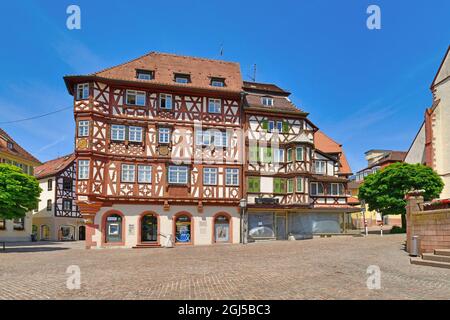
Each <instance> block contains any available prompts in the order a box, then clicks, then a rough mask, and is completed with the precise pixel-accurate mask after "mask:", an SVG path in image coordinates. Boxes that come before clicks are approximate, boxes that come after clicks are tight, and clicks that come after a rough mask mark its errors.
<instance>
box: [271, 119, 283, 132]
mask: <svg viewBox="0 0 450 320" xmlns="http://www.w3.org/2000/svg"><path fill="white" fill-rule="evenodd" d="M268 132H279V133H282V132H283V121H276V122H275V121H273V120H269V128H268Z"/></svg>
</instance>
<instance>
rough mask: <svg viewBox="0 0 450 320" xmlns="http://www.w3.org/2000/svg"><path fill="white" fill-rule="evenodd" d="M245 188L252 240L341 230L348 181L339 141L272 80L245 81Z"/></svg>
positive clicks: (301, 236)
mask: <svg viewBox="0 0 450 320" xmlns="http://www.w3.org/2000/svg"><path fill="white" fill-rule="evenodd" d="M243 89H244V91H245V97H244V99H243V105H244V114H245V130H246V133H247V134H246V140H245V145H246V155H247V157H246V163H245V178H246V182H247V183H246V190H245V194H246V196H247V201H248V205H247V206H248V211H247V212H248V215H246V220H247V221H246V222H245V223H244V225H245V226H247V230H248V231H247V234H248V237H249V239H250V240H262V239H288V238H289V237H291V238H295V239H302V238H307V237H312V236H313V235H317V234H339V233H342V232H345V224H346V221H347V220H349V218H350V217H349V215H348V214H347V213H349V212H352V211H354V209H353V208H352V207H350V206H349V205H348V204H347V197H348V190H347V181H348V176H349V175H350V174H351V170H350V167H349V165H348V163H347V160H346V158H345V155H344V152H343V150H342V146H341V145H340V144H338V143H336V142H335V141H333V140H332V139H331V138H329V137H328V136H326V135H325V134H324V133H323V132H322V131H319V130H318V128H317V127H316V126H315V125H314V124H313V123H311V121H309V119H308V118H307V115H308V114H307V113H306V112H303V111H302V110H300V109H298V108H297V107H296V106H295V105H294V104H293V103H292V102H291V101H290V100H289V95H290V93H289V92H286V91H285V90H283V89H281V88H279V87H278V86H276V85H274V84H263V83H254V82H244V87H243Z"/></svg>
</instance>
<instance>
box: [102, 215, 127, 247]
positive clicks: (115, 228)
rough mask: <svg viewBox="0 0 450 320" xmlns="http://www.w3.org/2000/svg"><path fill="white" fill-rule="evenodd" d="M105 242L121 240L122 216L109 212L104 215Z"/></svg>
mask: <svg viewBox="0 0 450 320" xmlns="http://www.w3.org/2000/svg"><path fill="white" fill-rule="evenodd" d="M105 227H106V230H105V233H106V235H105V242H113V243H114V242H122V231H123V230H122V217H121V216H120V215H118V214H111V215H109V216H107V217H106V225H105Z"/></svg>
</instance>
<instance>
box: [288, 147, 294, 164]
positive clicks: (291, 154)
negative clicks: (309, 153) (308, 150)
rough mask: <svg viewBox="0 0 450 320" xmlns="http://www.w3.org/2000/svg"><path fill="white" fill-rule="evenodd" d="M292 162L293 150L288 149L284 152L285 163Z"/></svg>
mask: <svg viewBox="0 0 450 320" xmlns="http://www.w3.org/2000/svg"><path fill="white" fill-rule="evenodd" d="M293 161H294V149H292V148H288V149H287V150H286V162H293Z"/></svg>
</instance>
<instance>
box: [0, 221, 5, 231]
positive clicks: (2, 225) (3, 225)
mask: <svg viewBox="0 0 450 320" xmlns="http://www.w3.org/2000/svg"><path fill="white" fill-rule="evenodd" d="M0 230H6V219H0Z"/></svg>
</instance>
